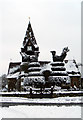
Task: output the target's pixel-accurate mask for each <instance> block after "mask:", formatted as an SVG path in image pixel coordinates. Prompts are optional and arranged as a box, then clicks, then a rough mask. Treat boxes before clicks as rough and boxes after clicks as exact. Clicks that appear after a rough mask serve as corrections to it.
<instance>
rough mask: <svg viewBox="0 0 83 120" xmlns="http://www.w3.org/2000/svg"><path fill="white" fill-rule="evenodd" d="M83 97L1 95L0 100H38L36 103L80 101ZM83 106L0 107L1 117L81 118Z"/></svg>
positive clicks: (24, 101)
mask: <svg viewBox="0 0 83 120" xmlns="http://www.w3.org/2000/svg"><path fill="white" fill-rule="evenodd" d="M82 99H83V97H59V98H52V99H49V98H48V99H46V98H44V99H28V98H20V97H19V98H17V97H0V102H18V103H21V102H23V103H27V102H30V103H31V102H34V103H35V102H36V103H39V102H40V103H42V102H43V103H55V102H56V103H71V102H76V103H79V102H81V100H82ZM81 108H82V107H81V106H78V105H75V106H74V105H70V106H66V105H62V106H57V105H50V106H49V105H48V106H44V105H38V106H37V105H34V106H32V105H30V106H29V105H18V106H10V107H0V118H81V114H82V113H81Z"/></svg>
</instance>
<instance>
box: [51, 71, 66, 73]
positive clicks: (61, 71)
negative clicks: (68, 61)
mask: <svg viewBox="0 0 83 120" xmlns="http://www.w3.org/2000/svg"><path fill="white" fill-rule="evenodd" d="M52 73H53V74H54V73H61V74H67V72H66V71H52Z"/></svg>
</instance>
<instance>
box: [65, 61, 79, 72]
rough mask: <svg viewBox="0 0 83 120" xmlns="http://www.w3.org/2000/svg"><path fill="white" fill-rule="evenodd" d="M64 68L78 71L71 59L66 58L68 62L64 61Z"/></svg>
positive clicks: (69, 70)
mask: <svg viewBox="0 0 83 120" xmlns="http://www.w3.org/2000/svg"><path fill="white" fill-rule="evenodd" d="M65 68H66V71H68V72H72V71H75V72H79V70H78V68H77V67H76V64H75V63H74V62H73V60H68V62H67V63H65Z"/></svg>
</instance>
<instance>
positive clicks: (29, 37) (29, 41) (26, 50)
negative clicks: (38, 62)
mask: <svg viewBox="0 0 83 120" xmlns="http://www.w3.org/2000/svg"><path fill="white" fill-rule="evenodd" d="M38 53H39V47H38V45H37V42H36V39H35V36H34V33H33V29H32V26H31V23H30V20H29V24H28V27H27V30H26V34H25V37H24V41H23V48H21V55H22V61H23V62H27V61H29V60H28V58H27V56H29V57H30V56H31V55H35V57H36V59H38ZM25 58H26V60H25ZM29 59H30V58H29Z"/></svg>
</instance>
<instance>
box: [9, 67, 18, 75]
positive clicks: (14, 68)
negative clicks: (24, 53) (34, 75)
mask: <svg viewBox="0 0 83 120" xmlns="http://www.w3.org/2000/svg"><path fill="white" fill-rule="evenodd" d="M19 68H20V66H15V67H12V68H10V70H9V73H10V74H11V73H14V72H15V71H16V70H18V69H19Z"/></svg>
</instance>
